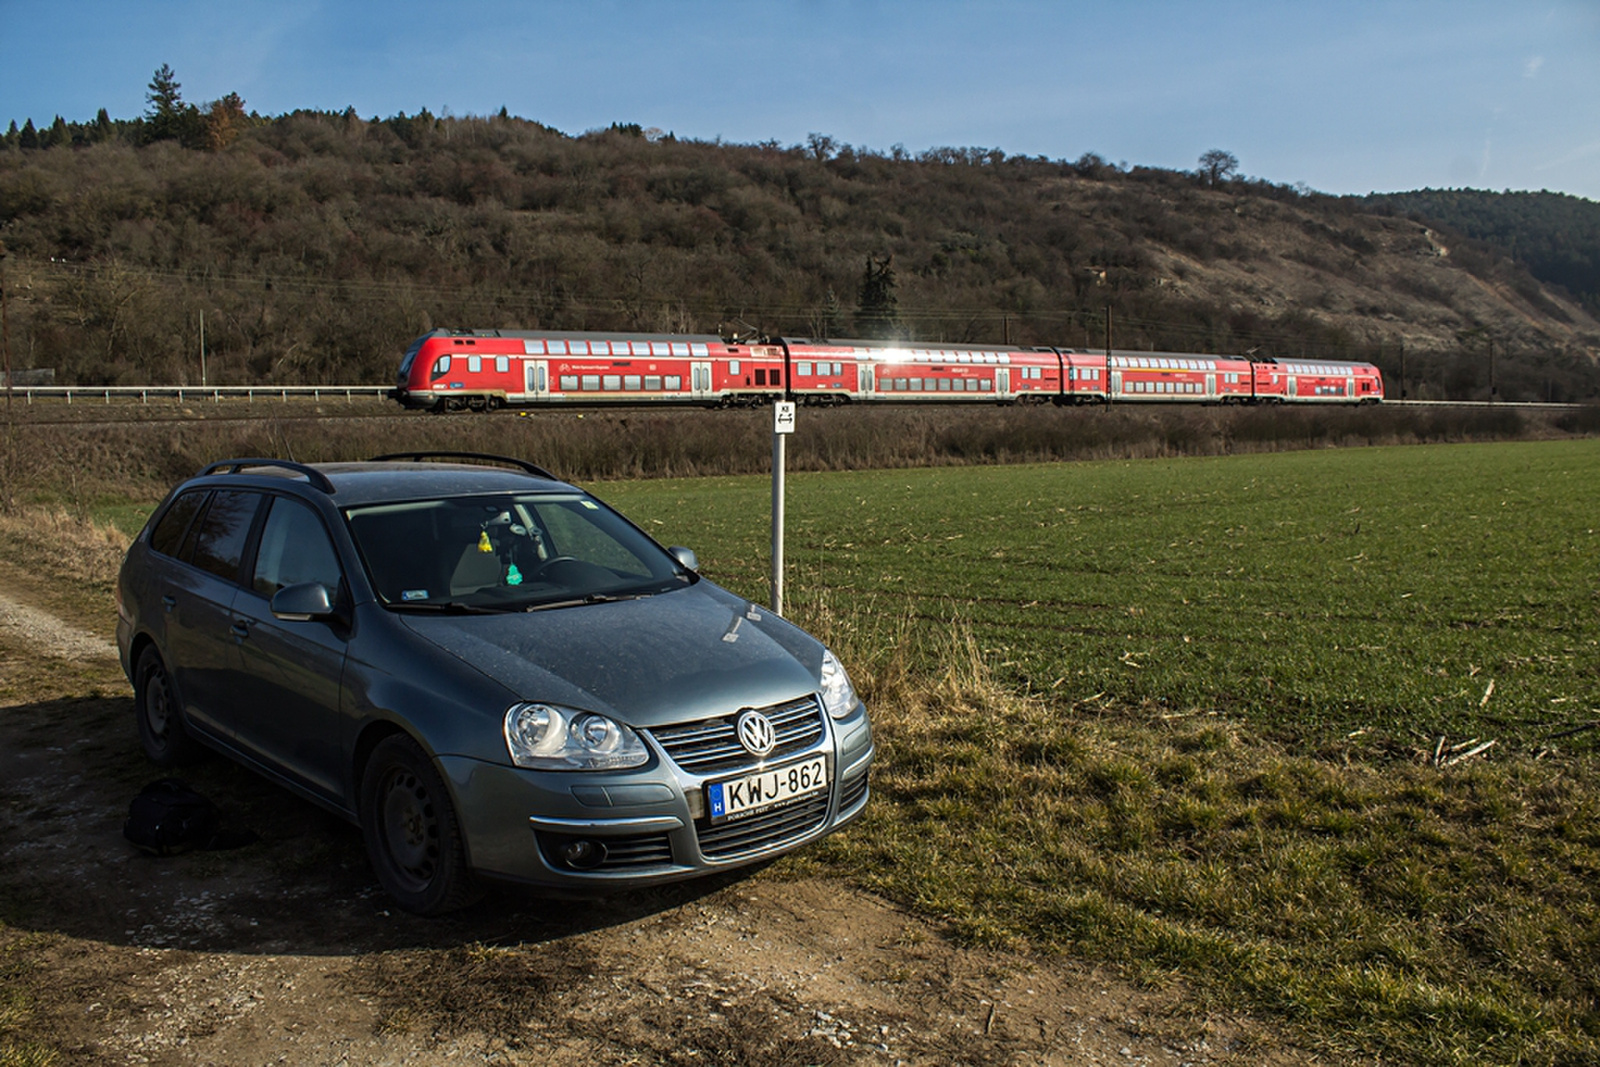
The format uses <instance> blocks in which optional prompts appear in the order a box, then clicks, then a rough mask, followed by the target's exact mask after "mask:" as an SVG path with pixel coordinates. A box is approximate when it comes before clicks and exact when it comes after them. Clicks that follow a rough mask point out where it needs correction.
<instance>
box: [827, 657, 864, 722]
mask: <svg viewBox="0 0 1600 1067" xmlns="http://www.w3.org/2000/svg"><path fill="white" fill-rule="evenodd" d="M857 703H859V701H858V700H857V698H856V691H855V687H854V686H852V685H851V684H850V676H849V675H848V674H846V673H845V672H844V664H842V663H840V662H839V657H837V656H835V655H834V654H833V653H832V652H830V651H828V650H827V649H823V650H822V706H823V707H825V708H827V709H828V714H829V715H832V716H833V717H834V718H835V719H842V718H844V717H845V716H846V715H848V714H850V713H851V712H852V711H854V710H855V709H856V704H857Z"/></svg>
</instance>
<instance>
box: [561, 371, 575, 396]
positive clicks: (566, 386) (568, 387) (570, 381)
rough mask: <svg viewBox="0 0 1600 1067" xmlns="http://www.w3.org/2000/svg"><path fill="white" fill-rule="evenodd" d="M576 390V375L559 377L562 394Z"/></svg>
mask: <svg viewBox="0 0 1600 1067" xmlns="http://www.w3.org/2000/svg"><path fill="white" fill-rule="evenodd" d="M576 388H578V376H577V375H576V374H563V375H562V376H561V389H562V391H563V392H571V391H572V390H574V389H576Z"/></svg>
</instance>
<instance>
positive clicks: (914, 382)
mask: <svg viewBox="0 0 1600 1067" xmlns="http://www.w3.org/2000/svg"><path fill="white" fill-rule="evenodd" d="M906 381H907V382H909V383H910V385H911V391H912V392H913V393H920V392H922V379H921V378H907V379H906Z"/></svg>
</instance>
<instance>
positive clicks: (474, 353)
mask: <svg viewBox="0 0 1600 1067" xmlns="http://www.w3.org/2000/svg"><path fill="white" fill-rule="evenodd" d="M391 395H392V396H393V397H394V399H395V400H397V401H399V402H400V403H401V404H402V405H404V406H405V407H408V408H421V409H425V410H429V411H436V412H448V411H464V410H475V411H492V410H494V409H496V408H501V407H554V406H562V405H568V406H585V407H587V406H597V405H650V404H680V405H699V406H703V407H748V406H757V405H763V404H770V403H772V402H774V401H779V400H791V401H795V402H798V403H802V404H810V405H830V404H857V403H874V404H881V403H891V404H951V403H992V404H1029V403H1032V404H1086V403H1099V404H1105V403H1157V404H1160V403H1166V404H1182V403H1191V404H1194V403H1200V404H1219V403H1220V404H1261V403H1274V404H1277V403H1287V404H1376V403H1379V402H1381V401H1382V400H1383V376H1382V375H1381V374H1380V373H1379V371H1378V368H1377V367H1375V366H1373V365H1372V364H1370V363H1345V362H1328V361H1318V360H1310V359H1297V358H1279V359H1268V360H1252V359H1247V358H1245V357H1243V356H1217V355H1201V354H1198V353H1192V352H1134V351H1121V350H1112V351H1111V352H1109V353H1107V352H1087V351H1082V350H1078V349H1070V348H1049V347H1035V348H1023V347H1014V346H1010V345H938V346H930V347H921V346H917V345H915V344H912V343H907V344H904V345H901V344H887V343H884V342H873V341H834V340H805V339H789V338H763V339H760V340H754V341H741V340H738V339H732V338H723V337H717V336H712V335H695V334H642V333H570V332H556V331H550V332H525V331H510V330H471V331H466V330H434V331H433V332H432V333H428V334H425V335H424V336H422V337H419V338H417V340H416V341H414V342H413V343H412V344H411V346H410V347H409V348H408V349H407V350H406V353H405V357H404V359H403V360H402V361H401V364H400V372H399V377H398V380H397V381H396V386H395V389H394V390H393V392H392V394H391Z"/></svg>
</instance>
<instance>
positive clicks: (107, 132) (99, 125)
mask: <svg viewBox="0 0 1600 1067" xmlns="http://www.w3.org/2000/svg"><path fill="white" fill-rule="evenodd" d="M111 135H112V129H111V116H110V115H108V114H106V109H105V108H101V109H100V112H99V114H97V115H95V117H94V131H93V132H92V133H91V134H90V135H89V139H90V140H91V141H109V140H111Z"/></svg>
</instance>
